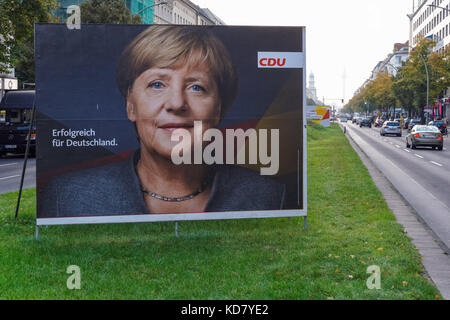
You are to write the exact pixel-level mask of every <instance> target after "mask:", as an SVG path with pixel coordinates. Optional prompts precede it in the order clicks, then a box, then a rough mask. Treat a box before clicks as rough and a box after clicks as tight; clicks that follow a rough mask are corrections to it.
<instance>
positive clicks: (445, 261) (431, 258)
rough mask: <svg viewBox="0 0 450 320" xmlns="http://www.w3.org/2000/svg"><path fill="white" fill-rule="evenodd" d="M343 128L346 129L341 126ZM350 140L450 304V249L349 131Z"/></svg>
mask: <svg viewBox="0 0 450 320" xmlns="http://www.w3.org/2000/svg"><path fill="white" fill-rule="evenodd" d="M341 128H342V125H341ZM346 136H347V139H348V140H349V142H350V144H351V145H352V147H353V149H354V150H355V151H356V153H357V154H358V155H359V157H360V158H361V160H362V162H363V163H364V165H365V166H366V167H367V169H368V171H369V173H370V175H371V177H372V179H373V181H374V183H375V185H376V186H377V187H378V189H379V190H380V191H381V193H382V194H383V197H384V199H385V200H386V202H387V204H388V206H389V208H390V209H391V210H392V212H393V213H394V215H395V217H396V220H397V222H398V223H400V224H401V225H402V226H403V227H404V228H405V231H406V232H407V234H408V236H409V237H410V238H411V240H412V242H413V244H414V245H415V246H416V248H417V249H418V250H419V253H420V255H421V256H422V257H423V260H422V264H423V266H424V267H425V270H426V271H427V273H428V275H427V277H428V278H429V279H431V281H432V282H434V284H435V285H436V287H437V288H438V290H439V291H440V292H441V295H442V297H443V298H444V299H446V300H450V257H449V248H447V247H446V246H445V244H444V243H443V242H441V241H439V238H438V237H437V236H436V235H435V234H434V232H433V231H432V230H431V229H430V228H428V227H427V225H426V224H425V223H424V222H423V220H422V219H421V218H420V216H419V215H418V214H417V212H416V211H415V210H414V209H413V208H412V207H411V206H409V205H408V203H407V202H406V201H405V200H404V198H403V197H402V196H401V194H399V193H398V192H397V190H396V189H395V188H394V186H393V185H392V184H391V183H390V182H389V180H388V179H387V178H386V177H385V176H384V175H383V173H382V172H381V171H380V170H378V169H377V168H376V167H375V165H374V164H373V162H372V161H371V160H370V159H369V158H368V157H367V156H366V154H365V153H364V151H363V150H362V149H361V148H360V147H359V146H358V145H357V144H356V143H355V142H354V140H353V139H352V137H351V134H349V131H348V130H346Z"/></svg>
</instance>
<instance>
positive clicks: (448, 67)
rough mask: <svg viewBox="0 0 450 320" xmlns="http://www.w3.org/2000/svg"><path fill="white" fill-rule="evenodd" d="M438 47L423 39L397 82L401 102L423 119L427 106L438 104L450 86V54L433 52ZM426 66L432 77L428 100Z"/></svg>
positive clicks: (395, 82)
mask: <svg viewBox="0 0 450 320" xmlns="http://www.w3.org/2000/svg"><path fill="white" fill-rule="evenodd" d="M435 44H436V43H435V42H434V41H433V40H431V39H428V38H423V39H421V40H420V41H419V43H418V44H417V46H416V47H415V48H414V50H412V51H411V53H410V56H409V58H408V60H407V61H406V64H405V65H404V66H403V67H402V68H401V69H400V71H399V73H398V75H397V76H396V77H395V79H394V83H393V91H394V93H395V96H396V98H397V100H398V101H400V102H401V103H402V105H403V106H405V108H407V109H408V110H409V111H412V112H415V113H420V114H422V118H423V112H424V110H423V107H424V106H426V105H432V104H434V103H435V101H436V100H437V99H438V98H440V96H441V94H442V93H443V91H444V90H445V89H447V88H448V87H449V86H450V51H449V50H448V49H447V50H446V51H444V52H443V53H437V52H432V50H433V47H434V46H435ZM425 64H426V66H427V69H428V74H429V100H428V101H427V99H426V96H427V77H426V69H425Z"/></svg>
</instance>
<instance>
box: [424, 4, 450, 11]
mask: <svg viewBox="0 0 450 320" xmlns="http://www.w3.org/2000/svg"><path fill="white" fill-rule="evenodd" d="M428 7H433V8H439V9H442V10H444V11H447V12H450V10H449V9H447V8H444V7H439V6H437V5H434V4H429V5H428Z"/></svg>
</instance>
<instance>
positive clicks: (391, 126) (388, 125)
mask: <svg viewBox="0 0 450 320" xmlns="http://www.w3.org/2000/svg"><path fill="white" fill-rule="evenodd" d="M387 134H395V135H396V136H398V137H401V136H402V127H401V126H400V122H397V121H386V122H385V123H383V125H382V126H381V129H380V135H381V136H385V135H387Z"/></svg>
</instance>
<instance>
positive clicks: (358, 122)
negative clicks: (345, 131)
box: [355, 117, 362, 126]
mask: <svg viewBox="0 0 450 320" xmlns="http://www.w3.org/2000/svg"><path fill="white" fill-rule="evenodd" d="M361 121H362V118H361V117H357V118H356V122H355V124H356V125H357V126H359V124H360V123H361Z"/></svg>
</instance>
